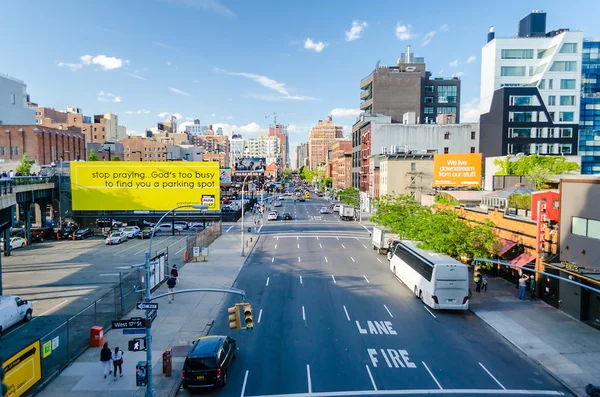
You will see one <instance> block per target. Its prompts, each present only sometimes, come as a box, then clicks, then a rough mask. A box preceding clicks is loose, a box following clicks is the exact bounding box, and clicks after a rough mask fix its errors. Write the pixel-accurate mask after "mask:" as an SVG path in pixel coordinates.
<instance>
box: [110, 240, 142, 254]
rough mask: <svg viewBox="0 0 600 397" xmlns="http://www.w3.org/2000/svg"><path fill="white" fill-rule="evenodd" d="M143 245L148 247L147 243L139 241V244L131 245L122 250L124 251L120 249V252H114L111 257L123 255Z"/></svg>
mask: <svg viewBox="0 0 600 397" xmlns="http://www.w3.org/2000/svg"><path fill="white" fill-rule="evenodd" d="M144 243H145V244H146V245H148V242H146V241H143V240H142V241H140V242H139V243H137V244H134V245H131V246H129V247H127V248H124V249H122V250H120V251H117V252H115V253H114V254H113V255H119V254H121V253H123V252H125V251H129V250H130V249H132V248H135V247H139V246H140V245H142V244H144Z"/></svg>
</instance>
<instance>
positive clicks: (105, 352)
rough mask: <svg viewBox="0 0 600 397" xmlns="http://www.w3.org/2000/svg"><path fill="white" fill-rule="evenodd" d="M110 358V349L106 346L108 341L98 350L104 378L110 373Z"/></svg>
mask: <svg viewBox="0 0 600 397" xmlns="http://www.w3.org/2000/svg"><path fill="white" fill-rule="evenodd" d="M111 360H112V352H111V351H110V347H108V342H105V343H104V346H102V350H100V362H101V363H102V367H103V368H104V378H105V379H106V375H108V374H112V368H111V365H110V361H111Z"/></svg>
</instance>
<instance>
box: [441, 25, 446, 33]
mask: <svg viewBox="0 0 600 397" xmlns="http://www.w3.org/2000/svg"><path fill="white" fill-rule="evenodd" d="M447 31H448V25H446V24H443V25H442V26H440V32H447Z"/></svg>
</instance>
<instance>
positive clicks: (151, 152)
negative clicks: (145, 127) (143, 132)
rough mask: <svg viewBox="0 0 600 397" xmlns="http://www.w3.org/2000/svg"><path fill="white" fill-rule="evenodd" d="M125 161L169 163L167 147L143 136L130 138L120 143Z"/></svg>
mask: <svg viewBox="0 0 600 397" xmlns="http://www.w3.org/2000/svg"><path fill="white" fill-rule="evenodd" d="M118 143H121V144H122V145H123V153H124V156H125V161H167V145H166V144H165V143H162V142H158V141H155V140H153V139H149V138H144V137H141V136H128V137H127V138H126V139H123V140H121V141H119V142H118Z"/></svg>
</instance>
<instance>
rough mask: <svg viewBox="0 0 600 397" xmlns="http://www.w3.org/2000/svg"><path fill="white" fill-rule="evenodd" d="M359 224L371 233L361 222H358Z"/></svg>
mask: <svg viewBox="0 0 600 397" xmlns="http://www.w3.org/2000/svg"><path fill="white" fill-rule="evenodd" d="M359 225H361V226H362V227H363V228H364V229H365V230H366V231H367V232H369V233H371V231H370V230H369V229H367V227H366V226H365V225H363V224H361V223H359Z"/></svg>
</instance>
